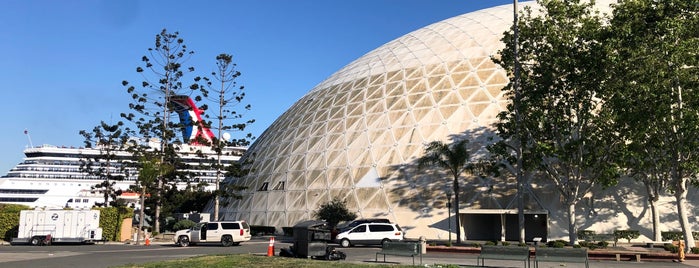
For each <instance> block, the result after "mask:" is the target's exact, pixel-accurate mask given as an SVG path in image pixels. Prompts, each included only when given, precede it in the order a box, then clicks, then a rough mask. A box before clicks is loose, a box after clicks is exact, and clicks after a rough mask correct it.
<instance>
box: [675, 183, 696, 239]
mask: <svg viewBox="0 0 699 268" xmlns="http://www.w3.org/2000/svg"><path fill="white" fill-rule="evenodd" d="M680 181H681V182H680V184H681V185H678V186H679V187H677V188H678V189H677V192H676V193H675V200H676V201H677V214H678V216H679V220H680V227H682V233H683V234H684V244H685V252H687V253H689V252H691V251H692V247H694V246H695V245H694V236H692V227H691V225H689V221H688V219H687V218H688V215H687V187H686V185H687V179H685V178H682V179H680Z"/></svg>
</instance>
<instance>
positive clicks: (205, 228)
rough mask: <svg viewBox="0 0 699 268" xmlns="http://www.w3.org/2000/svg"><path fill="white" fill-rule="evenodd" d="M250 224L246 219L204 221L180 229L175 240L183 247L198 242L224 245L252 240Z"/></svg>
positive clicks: (228, 245)
mask: <svg viewBox="0 0 699 268" xmlns="http://www.w3.org/2000/svg"><path fill="white" fill-rule="evenodd" d="M250 237H251V235H250V225H248V223H247V222H245V221H215V222H203V223H199V224H197V225H195V226H194V227H192V228H190V229H187V230H179V231H177V232H176V233H175V236H174V237H173V242H175V244H176V245H179V246H181V247H186V246H189V245H190V244H191V245H194V244H198V243H221V245H223V246H224V247H230V246H232V245H239V244H240V242H245V241H250Z"/></svg>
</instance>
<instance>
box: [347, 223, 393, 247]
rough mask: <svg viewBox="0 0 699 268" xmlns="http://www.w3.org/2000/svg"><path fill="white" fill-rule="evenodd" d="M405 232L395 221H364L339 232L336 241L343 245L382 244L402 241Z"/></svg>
mask: <svg viewBox="0 0 699 268" xmlns="http://www.w3.org/2000/svg"><path fill="white" fill-rule="evenodd" d="M404 236H405V233H404V232H403V230H401V228H400V226H398V224H394V223H378V222H372V223H362V224H359V225H357V226H355V227H354V228H351V229H348V230H345V231H344V232H341V233H339V234H337V237H335V241H337V242H338V243H339V244H340V246H342V247H345V248H346V247H349V246H353V245H381V244H383V243H384V242H388V241H402V240H403V239H404Z"/></svg>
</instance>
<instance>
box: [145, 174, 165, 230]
mask: <svg viewBox="0 0 699 268" xmlns="http://www.w3.org/2000/svg"><path fill="white" fill-rule="evenodd" d="M155 191H156V192H155V195H156V197H155V198H156V199H155V215H154V217H153V230H152V231H153V232H157V233H160V207H161V204H162V203H161V200H162V198H163V178H162V177H158V189H156V190H155ZM141 209H143V208H141Z"/></svg>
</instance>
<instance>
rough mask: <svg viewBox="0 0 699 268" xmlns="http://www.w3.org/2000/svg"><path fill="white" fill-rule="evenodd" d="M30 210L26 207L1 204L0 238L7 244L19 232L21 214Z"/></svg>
mask: <svg viewBox="0 0 699 268" xmlns="http://www.w3.org/2000/svg"><path fill="white" fill-rule="evenodd" d="M27 209H29V207H28V206H25V205H14V204H0V238H2V240H5V241H7V242H10V241H12V239H13V238H16V237H17V234H18V232H19V212H20V211H22V210H27Z"/></svg>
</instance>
